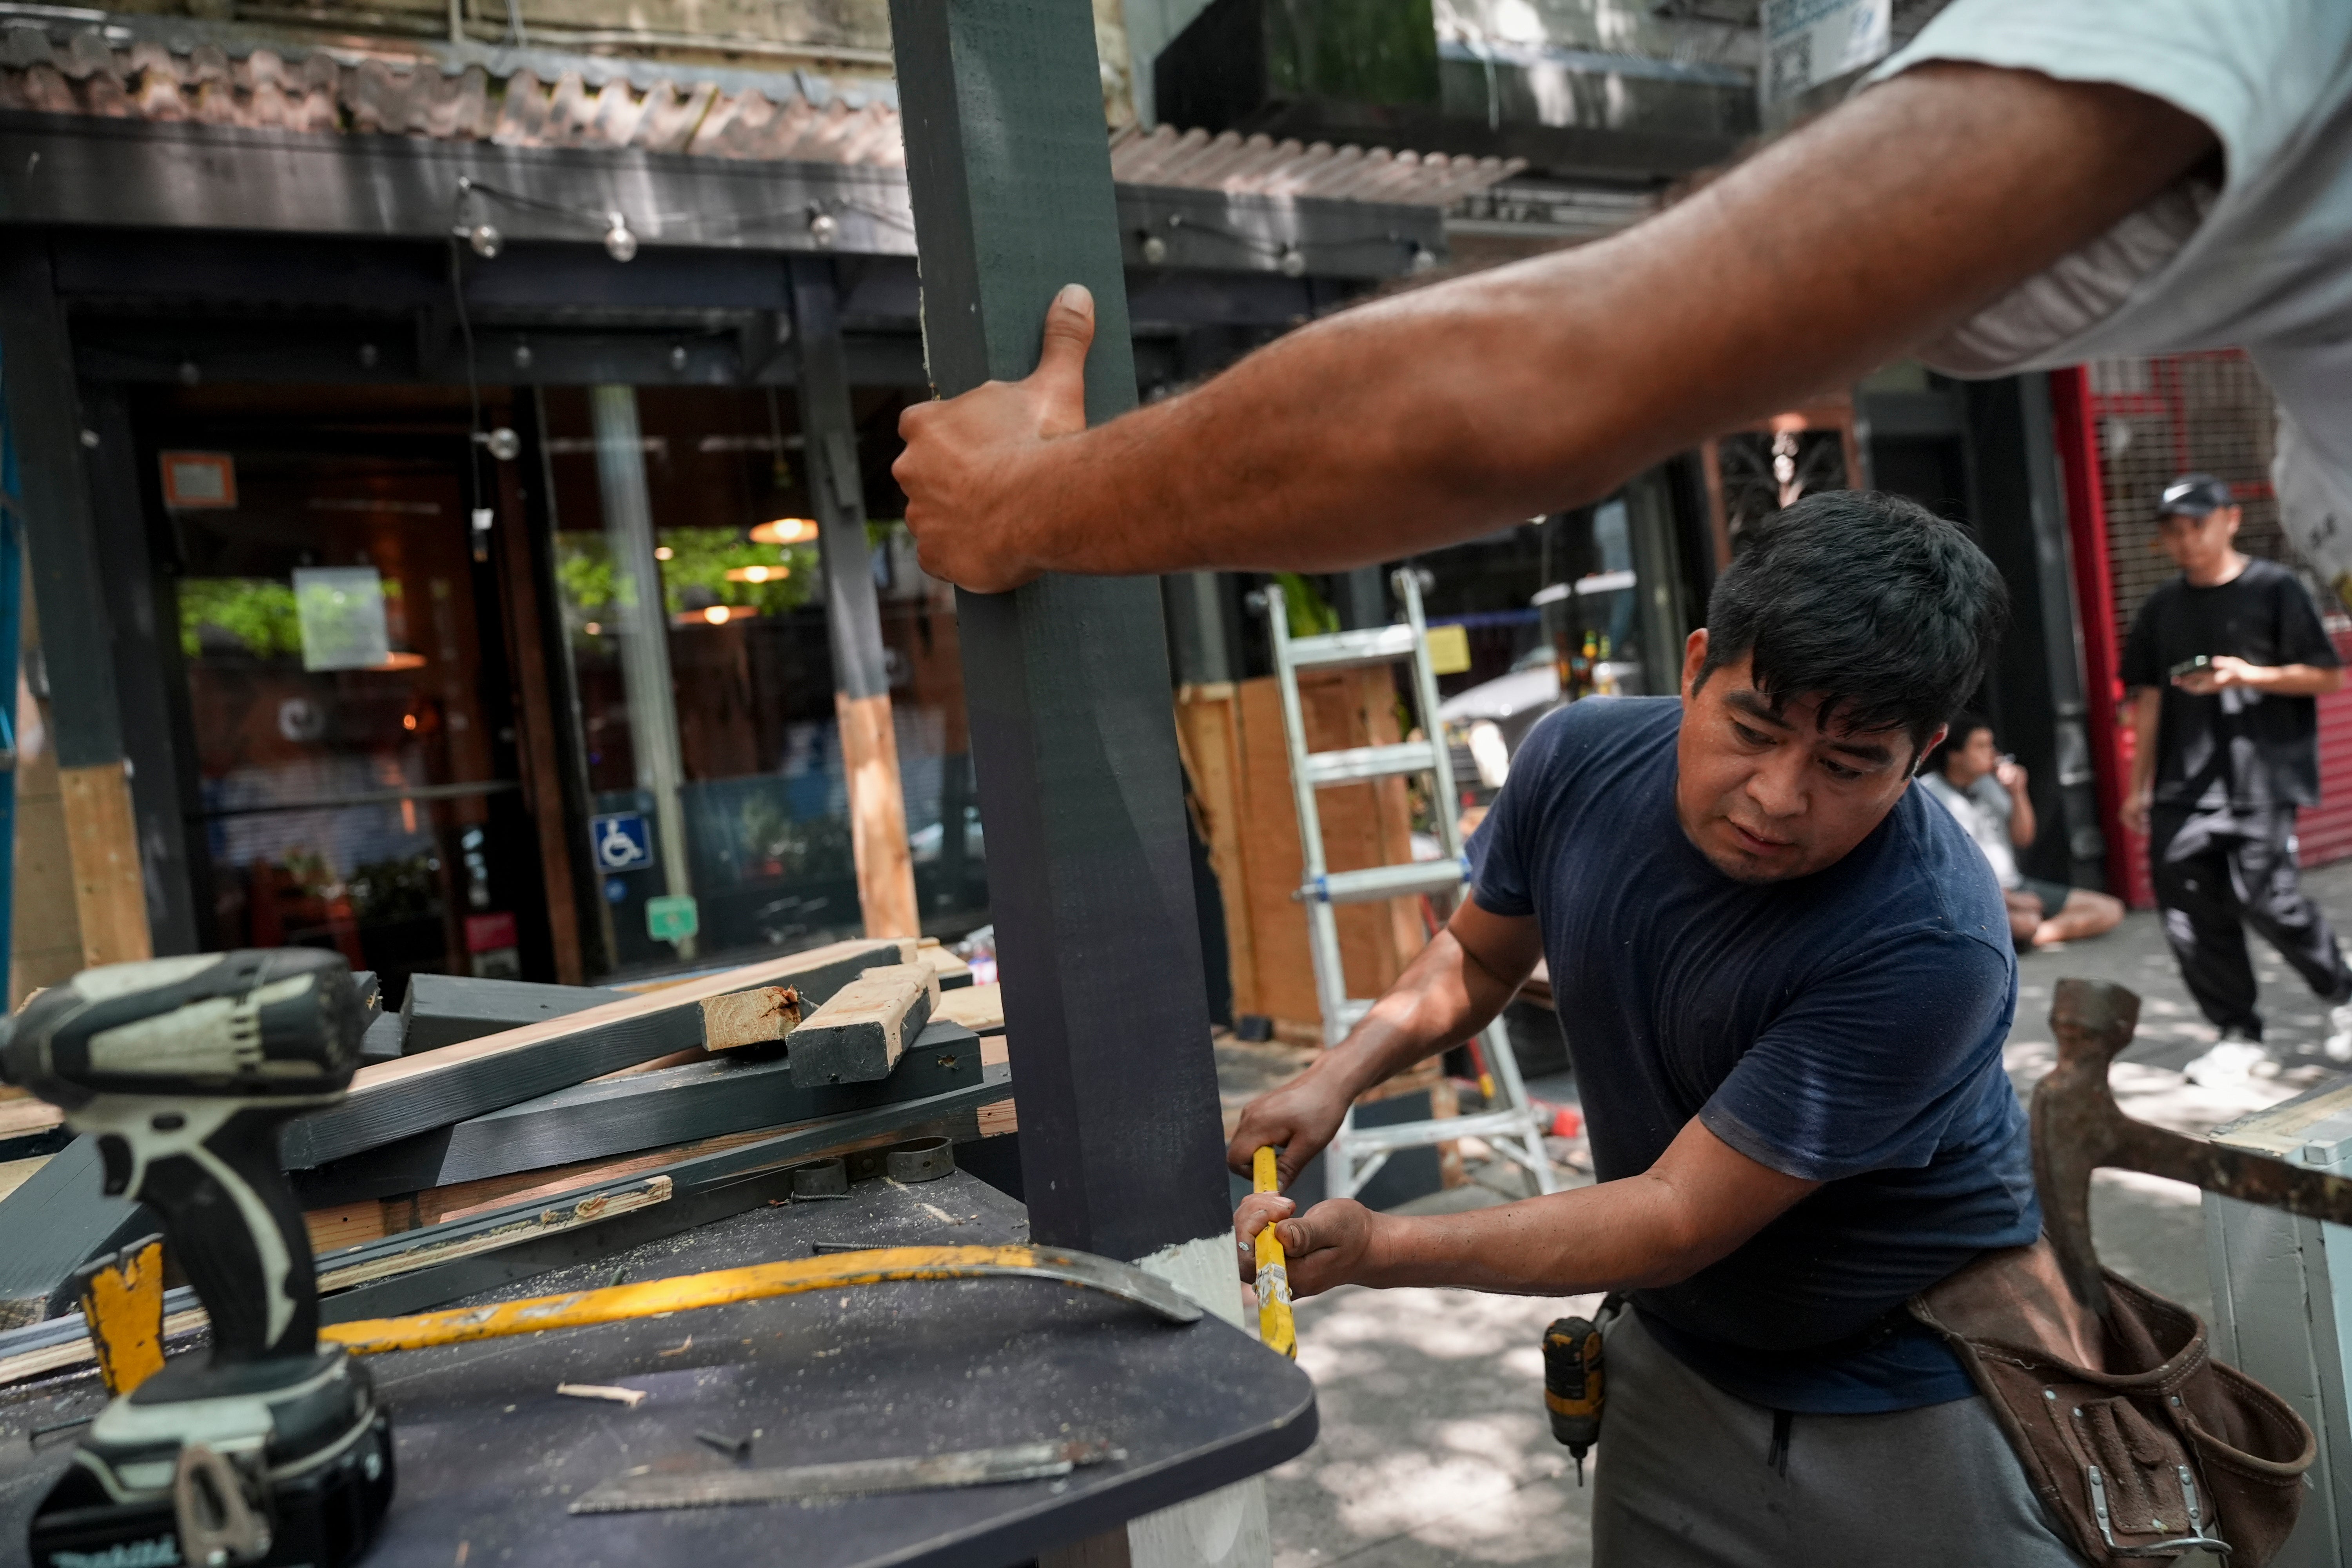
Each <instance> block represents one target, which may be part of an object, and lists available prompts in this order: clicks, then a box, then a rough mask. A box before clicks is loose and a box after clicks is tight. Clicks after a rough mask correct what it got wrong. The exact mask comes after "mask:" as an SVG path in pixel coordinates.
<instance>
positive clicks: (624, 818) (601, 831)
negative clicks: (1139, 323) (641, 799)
mask: <svg viewBox="0 0 2352 1568" xmlns="http://www.w3.org/2000/svg"><path fill="white" fill-rule="evenodd" d="M588 847H589V848H590V849H591V850H592V851H593V853H594V855H595V857H596V868H597V869H598V870H600V871H642V870H644V869H645V868H646V867H648V866H650V865H652V864H653V863H654V834H653V828H652V827H651V826H648V825H647V824H646V815H645V813H644V812H641V811H616V812H614V813H613V814H612V815H611V816H592V817H590V818H589V819H588Z"/></svg>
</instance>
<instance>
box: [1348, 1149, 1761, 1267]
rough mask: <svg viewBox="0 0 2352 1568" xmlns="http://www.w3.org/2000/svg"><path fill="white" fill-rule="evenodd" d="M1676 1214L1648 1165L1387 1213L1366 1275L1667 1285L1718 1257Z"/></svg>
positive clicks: (1378, 1229)
mask: <svg viewBox="0 0 2352 1568" xmlns="http://www.w3.org/2000/svg"><path fill="white" fill-rule="evenodd" d="M1679 1218H1680V1216H1679V1215H1677V1214H1676V1213H1675V1205H1674V1204H1673V1203H1672V1201H1671V1196H1670V1194H1668V1193H1667V1192H1666V1191H1665V1190H1664V1187H1663V1186H1662V1185H1661V1184H1659V1183H1658V1182H1656V1181H1655V1180H1654V1179H1653V1178H1652V1177H1651V1176H1649V1175H1647V1174H1644V1175H1640V1176H1631V1177H1628V1178H1626V1179H1625V1180H1623V1181H1618V1182H1603V1183H1601V1184H1600V1185H1598V1186H1591V1187H1579V1188H1576V1189H1575V1190H1573V1191H1571V1192H1565V1193H1553V1194H1550V1195H1549V1196H1547V1197H1539V1198H1525V1199H1522V1200H1521V1201H1519V1202H1517V1203H1515V1204H1505V1205H1501V1206H1500V1207H1497V1208H1489V1209H1473V1210H1471V1211H1470V1212H1468V1213H1466V1214H1457V1215H1427V1216H1420V1217H1415V1216H1407V1215H1381V1216H1379V1218H1378V1220H1377V1221H1376V1222H1375V1225H1374V1228H1373V1231H1372V1242H1371V1247H1370V1256H1369V1257H1368V1258H1367V1259H1366V1262H1365V1267H1364V1268H1363V1270H1362V1271H1361V1274H1360V1283H1362V1284H1366V1285H1371V1286H1377V1287H1381V1288H1390V1287H1395V1286H1402V1285H1450V1286H1454V1287H1455V1288H1457V1289H1467V1290H1491V1291H1495V1292H1497V1293H1499V1294H1503V1295H1510V1296H1580V1295H1583V1294H1585V1293H1586V1292H1588V1291H1593V1290H1621V1289H1634V1288H1638V1287H1643V1286H1656V1285H1670V1284H1673V1283H1675V1281H1677V1280H1680V1279H1687V1278H1689V1277H1690V1276H1691V1275H1692V1274H1695V1273H1696V1272H1697V1271H1698V1270H1699V1269H1700V1268H1704V1267H1705V1266H1706V1264H1707V1263H1708V1262H1711V1261H1713V1259H1712V1258H1706V1257H1701V1256H1698V1255H1697V1254H1696V1251H1695V1249H1694V1247H1693V1245H1692V1238H1689V1237H1685V1236H1684V1235H1683V1227H1682V1226H1681V1225H1680V1224H1679ZM1723 1250H1726V1251H1727V1250H1729V1248H1728V1247H1726V1248H1724V1249H1723Z"/></svg>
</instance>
